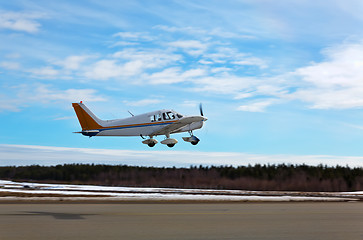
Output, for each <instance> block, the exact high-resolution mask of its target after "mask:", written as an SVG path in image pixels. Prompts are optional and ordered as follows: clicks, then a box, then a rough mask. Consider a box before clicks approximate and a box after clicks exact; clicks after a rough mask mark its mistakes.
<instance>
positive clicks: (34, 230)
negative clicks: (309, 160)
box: [0, 202, 363, 240]
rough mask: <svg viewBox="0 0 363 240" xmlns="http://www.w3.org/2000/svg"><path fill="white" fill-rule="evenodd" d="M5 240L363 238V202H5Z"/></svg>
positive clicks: (1, 218) (1, 219) (0, 213)
mask: <svg viewBox="0 0 363 240" xmlns="http://www.w3.org/2000/svg"><path fill="white" fill-rule="evenodd" d="M0 239H1V240H8V239H17V240H25V239H37V240H42V239H47V240H49V239H78V240H79V239H87V240H93V239H103V240H104V239H158V240H160V239H168V240H170V239H203V240H205V239H249V240H254V239H259V240H260V239H279V240H281V239H289V240H290V239H294V240H299V239H301V240H302V239H304V240H307V239H319V240H324V239H327V240H328V239H329V240H331V239H350V240H355V239H357V240H359V239H360V240H362V239H363V202H343V203H312V202H310V203H111V204H108V203H95V204H90V203H48V204H45V203H31V204H30V203H26V204H24V203H13V204H9V203H2V204H0Z"/></svg>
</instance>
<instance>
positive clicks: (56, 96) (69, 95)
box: [22, 85, 105, 102]
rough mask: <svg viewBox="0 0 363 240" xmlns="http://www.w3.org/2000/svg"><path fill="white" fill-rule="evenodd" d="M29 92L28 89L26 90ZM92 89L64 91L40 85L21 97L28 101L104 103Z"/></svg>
mask: <svg viewBox="0 0 363 240" xmlns="http://www.w3.org/2000/svg"><path fill="white" fill-rule="evenodd" d="M28 90H29V89H28ZM96 92H97V91H96V90H94V89H66V90H57V89H51V88H50V87H48V86H46V85H40V86H38V87H36V88H34V89H33V90H32V92H23V93H22V95H23V96H22V97H25V98H26V99H28V101H29V100H30V101H34V102H37V101H40V102H49V101H63V102H77V101H80V100H84V101H88V102H98V101H105V98H103V97H100V96H97V95H96Z"/></svg>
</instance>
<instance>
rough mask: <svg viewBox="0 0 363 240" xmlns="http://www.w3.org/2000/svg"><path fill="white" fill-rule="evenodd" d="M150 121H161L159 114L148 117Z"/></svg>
mask: <svg viewBox="0 0 363 240" xmlns="http://www.w3.org/2000/svg"><path fill="white" fill-rule="evenodd" d="M150 121H151V122H157V121H161V115H160V114H156V115H153V116H150Z"/></svg>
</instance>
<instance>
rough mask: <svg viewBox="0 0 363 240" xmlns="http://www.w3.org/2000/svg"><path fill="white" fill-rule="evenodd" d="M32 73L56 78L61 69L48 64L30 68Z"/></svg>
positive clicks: (41, 76)
mask: <svg viewBox="0 0 363 240" xmlns="http://www.w3.org/2000/svg"><path fill="white" fill-rule="evenodd" d="M28 71H29V72H30V73H32V74H34V75H35V76H37V77H40V78H54V77H56V76H58V75H59V73H60V71H59V70H57V69H54V68H53V67H51V66H46V67H42V68H38V69H36V68H35V69H30V70H28Z"/></svg>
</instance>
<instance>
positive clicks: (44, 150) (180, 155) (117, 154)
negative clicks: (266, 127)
mask: <svg viewBox="0 0 363 240" xmlns="http://www.w3.org/2000/svg"><path fill="white" fill-rule="evenodd" d="M0 152H1V153H2V154H1V155H0V165H1V166H24V165H34V164H36V165H43V166H44V165H57V164H70V163H84V164H87V163H88V164H91V163H94V164H112V165H117V164H120V162H122V164H127V165H132V166H160V167H161V166H162V167H165V166H167V167H168V166H169V167H172V166H176V167H189V166H199V165H207V166H208V165H209V166H210V165H214V166H220V165H233V166H241V165H245V166H246V165H248V164H252V165H254V164H257V163H258V164H282V163H285V164H307V165H319V164H324V165H328V166H336V165H340V166H346V165H348V166H351V167H362V166H363V164H362V163H363V157H352V156H329V155H266V154H248V153H237V152H195V151H193V152H189V151H135V150H111V149H92V148H68V147H50V146H36V145H8V144H0ZM150 156H158V157H157V158H150Z"/></svg>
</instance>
